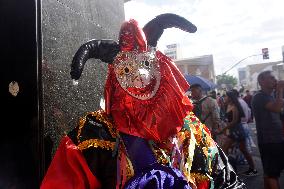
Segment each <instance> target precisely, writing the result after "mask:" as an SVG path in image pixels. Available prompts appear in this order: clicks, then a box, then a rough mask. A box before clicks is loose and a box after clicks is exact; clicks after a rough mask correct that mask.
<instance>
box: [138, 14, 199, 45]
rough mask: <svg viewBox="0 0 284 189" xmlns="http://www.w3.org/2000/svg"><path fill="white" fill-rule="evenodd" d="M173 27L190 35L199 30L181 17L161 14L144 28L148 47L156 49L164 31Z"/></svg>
mask: <svg viewBox="0 0 284 189" xmlns="http://www.w3.org/2000/svg"><path fill="white" fill-rule="evenodd" d="M171 27H176V28H179V29H181V30H184V31H186V32H189V33H194V32H196V30H197V28H196V26H195V25H193V24H192V23H191V22H189V21H188V20H187V19H185V18H183V17H181V16H178V15H176V14H171V13H167V14H161V15H159V16H157V17H155V18H154V19H152V20H151V21H150V22H148V23H147V24H146V25H145V26H144V27H143V31H144V33H145V36H146V39H147V42H148V45H150V46H152V47H156V46H157V41H158V40H159V39H160V37H161V35H162V34H163V32H164V29H167V28H171Z"/></svg>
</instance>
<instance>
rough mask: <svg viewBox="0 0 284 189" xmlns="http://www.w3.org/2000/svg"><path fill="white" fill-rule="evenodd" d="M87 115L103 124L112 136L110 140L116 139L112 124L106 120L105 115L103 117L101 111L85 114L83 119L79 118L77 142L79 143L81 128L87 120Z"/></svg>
mask: <svg viewBox="0 0 284 189" xmlns="http://www.w3.org/2000/svg"><path fill="white" fill-rule="evenodd" d="M88 115H92V116H94V117H95V118H96V119H97V120H99V121H100V122H101V123H103V124H105V125H106V126H107V128H108V130H109V132H110V134H111V136H112V138H116V137H117V131H116V130H115V128H114V126H113V124H112V122H111V121H110V120H109V119H108V118H107V116H106V115H104V112H103V111H102V110H98V111H95V112H89V113H87V114H86V115H85V116H84V117H81V118H80V120H79V129H78V134H77V140H78V142H79V143H80V142H81V140H80V136H81V132H82V128H83V127H84V125H85V123H86V120H87V116H88Z"/></svg>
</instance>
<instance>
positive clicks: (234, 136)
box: [220, 90, 258, 176]
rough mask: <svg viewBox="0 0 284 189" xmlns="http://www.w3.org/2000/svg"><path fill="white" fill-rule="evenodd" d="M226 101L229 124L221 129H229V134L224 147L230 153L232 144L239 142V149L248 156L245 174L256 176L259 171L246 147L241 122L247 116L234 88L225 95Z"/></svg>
mask: <svg viewBox="0 0 284 189" xmlns="http://www.w3.org/2000/svg"><path fill="white" fill-rule="evenodd" d="M225 103H226V104H227V110H226V117H227V124H226V126H225V127H224V128H223V129H222V130H221V131H220V134H222V133H224V132H225V131H226V130H229V135H228V138H227V139H226V141H225V142H224V145H223V147H222V149H223V150H224V152H225V153H226V154H228V151H229V149H230V148H231V147H232V145H233V144H234V143H236V142H238V143H239V149H240V151H241V152H242V153H243V155H244V157H245V158H246V160H247V162H248V164H249V169H248V171H246V172H245V173H243V174H244V175H246V176H255V175H257V174H258V172H257V170H256V169H255V164H254V161H253V159H252V156H251V154H250V153H249V152H248V150H247V148H246V137H245V130H244V128H243V125H242V123H241V118H242V117H245V113H244V111H243V109H242V107H241V105H240V103H239V101H238V97H237V96H236V93H235V92H234V91H232V90H231V91H227V93H226V96H225Z"/></svg>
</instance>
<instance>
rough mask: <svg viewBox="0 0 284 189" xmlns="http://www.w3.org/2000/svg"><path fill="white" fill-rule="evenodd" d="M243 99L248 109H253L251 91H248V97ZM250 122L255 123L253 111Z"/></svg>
mask: <svg viewBox="0 0 284 189" xmlns="http://www.w3.org/2000/svg"><path fill="white" fill-rule="evenodd" d="M243 99H244V101H245V102H246V103H247V105H248V107H249V108H250V109H251V100H252V95H251V94H250V91H249V90H246V96H244V97H243ZM249 122H253V113H252V111H251V115H250V120H249Z"/></svg>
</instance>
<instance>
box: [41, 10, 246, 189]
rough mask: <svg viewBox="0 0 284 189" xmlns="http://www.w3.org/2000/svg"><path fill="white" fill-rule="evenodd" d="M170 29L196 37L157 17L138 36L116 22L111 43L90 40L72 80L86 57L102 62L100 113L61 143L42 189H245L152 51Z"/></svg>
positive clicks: (166, 63)
mask: <svg viewBox="0 0 284 189" xmlns="http://www.w3.org/2000/svg"><path fill="white" fill-rule="evenodd" d="M171 27H177V28H179V29H182V30H184V31H186V32H190V33H194V32H195V31H196V30H197V29H196V27H195V26H194V25H193V24H192V23H191V22H189V21H188V20H186V19H185V18H183V17H180V16H178V15H175V14H162V15H159V16H157V17H156V18H154V19H153V20H151V21H150V22H149V23H147V24H146V25H145V26H144V27H143V29H140V28H139V27H138V23H137V22H136V21H135V20H133V19H131V20H129V21H126V22H124V23H123V24H122V27H121V30H120V34H119V43H117V42H115V41H113V40H91V41H89V42H87V43H85V44H83V45H82V46H81V47H80V48H79V50H78V51H77V53H76V54H75V56H74V58H73V62H72V65H71V77H72V79H75V80H78V79H79V78H80V76H81V73H82V71H83V68H84V65H85V62H86V61H87V60H88V59H89V58H96V59H100V60H101V61H103V62H106V63H108V78H107V81H106V85H105V101H106V109H105V111H103V110H98V111H95V112H90V113H87V114H86V116H85V117H82V118H81V119H80V121H79V124H78V126H77V127H76V128H75V129H73V130H72V131H71V132H70V133H69V134H68V135H67V136H65V137H64V138H63V139H62V142H61V144H60V146H59V148H58V150H57V152H56V154H55V157H54V159H53V161H52V163H51V165H50V167H49V169H48V172H47V174H46V176H45V178H44V180H43V182H42V186H41V188H42V189H46V188H61V187H62V186H64V188H76V189H77V188H78V189H79V188H80V189H81V188H82V189H84V188H92V189H94V188H107V189H111V188H127V189H128V188H129V189H130V188H131V189H132V188H153V189H155V188H157V189H159V188H175V189H176V188H177V189H179V188H182V189H185V188H189V189H190V188H197V189H207V188H208V189H209V188H245V186H244V184H243V183H242V182H241V181H240V180H239V179H238V177H237V176H236V174H235V172H234V171H233V170H232V168H231V166H230V165H229V163H228V160H227V157H226V156H225V155H224V153H223V152H222V150H220V148H219V147H218V146H217V145H216V144H215V142H214V141H213V139H212V138H211V135H210V131H209V130H208V129H207V127H206V126H205V125H204V124H202V123H201V122H200V121H199V120H198V118H197V117H196V116H195V115H194V114H193V113H192V108H193V105H192V104H191V101H190V100H189V99H188V97H187V96H186V95H185V92H186V91H187V90H188V89H189V85H188V83H187V82H186V80H185V79H184V77H183V75H182V74H181V73H180V71H179V70H178V68H177V67H176V66H175V64H174V63H173V61H172V60H171V59H170V58H168V57H167V56H165V55H164V54H163V53H161V52H160V51H158V50H156V48H155V47H156V45H157V41H158V39H159V38H160V36H161V35H162V33H163V30H164V29H166V28H171Z"/></svg>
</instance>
